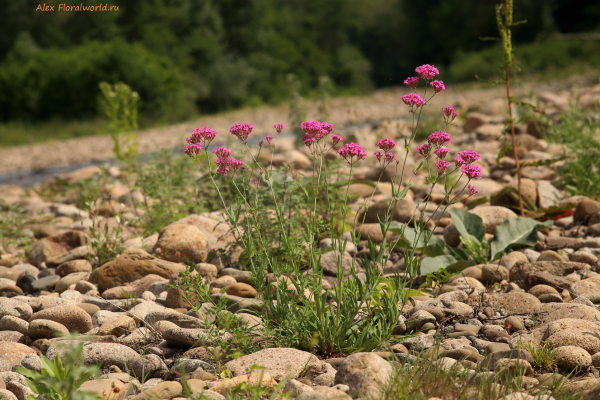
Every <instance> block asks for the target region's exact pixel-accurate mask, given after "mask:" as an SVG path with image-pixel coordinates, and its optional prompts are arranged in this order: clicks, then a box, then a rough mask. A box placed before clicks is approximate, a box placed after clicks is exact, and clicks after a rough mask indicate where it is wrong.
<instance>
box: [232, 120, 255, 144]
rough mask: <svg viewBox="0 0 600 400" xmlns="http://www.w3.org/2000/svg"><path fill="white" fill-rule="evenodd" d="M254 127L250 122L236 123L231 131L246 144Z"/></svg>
mask: <svg viewBox="0 0 600 400" xmlns="http://www.w3.org/2000/svg"><path fill="white" fill-rule="evenodd" d="M252 129H254V125H250V124H234V125H233V126H232V127H231V129H230V130H229V133H231V134H232V135H234V136H235V137H237V138H238V139H240V140H241V141H242V142H244V144H246V143H247V142H248V136H249V135H250V133H252Z"/></svg>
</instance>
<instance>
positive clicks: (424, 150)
mask: <svg viewBox="0 0 600 400" xmlns="http://www.w3.org/2000/svg"><path fill="white" fill-rule="evenodd" d="M430 151H431V145H430V144H429V143H425V144H423V145H421V146H417V153H419V154H420V155H422V156H423V157H425V158H427V157H429V152H430Z"/></svg>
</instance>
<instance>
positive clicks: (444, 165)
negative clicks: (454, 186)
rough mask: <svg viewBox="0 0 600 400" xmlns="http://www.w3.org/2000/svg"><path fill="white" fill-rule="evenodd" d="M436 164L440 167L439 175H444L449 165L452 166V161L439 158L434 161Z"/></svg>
mask: <svg viewBox="0 0 600 400" xmlns="http://www.w3.org/2000/svg"><path fill="white" fill-rule="evenodd" d="M434 164H435V166H436V167H437V169H438V175H439V176H441V175H444V173H445V172H446V170H447V169H448V167H449V166H450V163H449V162H448V161H445V160H437V161H436V162H434Z"/></svg>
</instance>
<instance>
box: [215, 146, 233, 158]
mask: <svg viewBox="0 0 600 400" xmlns="http://www.w3.org/2000/svg"><path fill="white" fill-rule="evenodd" d="M213 154H216V156H217V158H227V157H229V156H230V155H232V154H233V152H232V151H231V150H229V149H228V148H227V147H217V148H216V149H214V150H213Z"/></svg>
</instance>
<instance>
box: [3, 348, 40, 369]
mask: <svg viewBox="0 0 600 400" xmlns="http://www.w3.org/2000/svg"><path fill="white" fill-rule="evenodd" d="M27 354H35V350H33V349H31V348H29V347H27V346H25V345H24V344H19V343H11V342H0V372H9V371H12V368H13V367H14V366H15V365H21V360H23V358H25V356H26V355H27Z"/></svg>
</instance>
